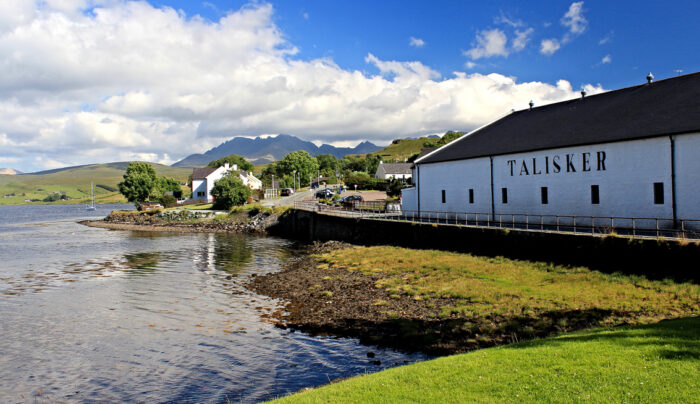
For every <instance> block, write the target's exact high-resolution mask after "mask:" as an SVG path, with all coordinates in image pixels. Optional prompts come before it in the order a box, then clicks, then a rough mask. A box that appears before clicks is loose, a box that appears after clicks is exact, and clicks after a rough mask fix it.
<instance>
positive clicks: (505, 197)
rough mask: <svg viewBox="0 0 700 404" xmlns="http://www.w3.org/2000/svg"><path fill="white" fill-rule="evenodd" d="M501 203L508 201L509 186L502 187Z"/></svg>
mask: <svg viewBox="0 0 700 404" xmlns="http://www.w3.org/2000/svg"><path fill="white" fill-rule="evenodd" d="M501 203H508V188H501Z"/></svg>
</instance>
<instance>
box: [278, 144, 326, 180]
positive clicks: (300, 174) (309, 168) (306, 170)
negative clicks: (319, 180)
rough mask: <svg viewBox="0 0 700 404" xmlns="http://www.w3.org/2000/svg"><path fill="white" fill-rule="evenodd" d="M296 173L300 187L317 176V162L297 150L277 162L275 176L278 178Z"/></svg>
mask: <svg viewBox="0 0 700 404" xmlns="http://www.w3.org/2000/svg"><path fill="white" fill-rule="evenodd" d="M295 170H296V172H297V174H296V175H297V178H301V184H302V186H303V185H304V184H308V183H309V180H310V179H312V178H316V176H317V175H318V160H316V159H315V158H313V157H311V155H310V154H309V153H308V152H306V151H304V150H297V151H294V152H291V153H289V154H287V155H286V156H284V158H282V160H280V161H278V162H277V175H278V176H280V177H287V176H290V177H291V176H293V175H294V171H295Z"/></svg>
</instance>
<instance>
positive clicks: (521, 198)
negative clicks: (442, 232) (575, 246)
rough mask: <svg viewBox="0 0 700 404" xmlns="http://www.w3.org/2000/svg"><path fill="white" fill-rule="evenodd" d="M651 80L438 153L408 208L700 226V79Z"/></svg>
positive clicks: (424, 167) (511, 123)
mask: <svg viewBox="0 0 700 404" xmlns="http://www.w3.org/2000/svg"><path fill="white" fill-rule="evenodd" d="M648 80H649V81H648V83H646V84H643V85H639V86H634V87H629V88H623V89H620V90H615V91H609V92H606V93H602V94H597V95H592V96H585V93H582V96H581V98H577V99H574V100H569V101H564V102H559V103H555V104H550V105H545V106H541V107H536V108H532V107H531V108H530V109H526V110H521V111H517V112H513V113H511V114H509V115H507V116H505V117H503V118H501V119H499V120H497V121H495V122H492V123H490V124H488V125H486V126H484V127H482V128H479V129H477V130H475V131H473V132H471V133H469V134H468V135H466V136H463V137H462V138H460V139H458V140H456V141H454V142H452V143H449V144H447V145H445V146H442V147H440V148H439V149H436V150H435V151H433V152H432V153H430V154H427V155H426V156H423V157H421V158H419V159H418V160H416V162H415V167H414V177H413V178H414V183H415V184H416V186H415V187H413V188H408V189H404V190H403V191H402V209H403V210H404V211H415V212H420V213H419V214H420V215H426V213H427V212H436V211H438V212H464V213H465V215H466V214H471V213H479V214H484V215H490V217H492V218H494V220H497V219H498V218H499V217H502V215H542V216H546V217H545V218H543V219H541V220H544V221H551V220H554V219H553V216H557V215H558V216H588V217H593V216H595V217H606V218H610V217H617V218H632V217H634V218H654V219H664V221H663V225H664V226H671V225H676V224H677V222H678V220H680V219H685V220H688V219H690V220H695V219H700V73H693V74H688V75H684V76H679V77H673V78H669V79H665V80H660V81H657V82H652V80H651V77H650V78H649V79H648ZM482 217H485V216H482ZM601 220H602V219H601ZM619 220H621V219H619ZM617 224H618V225H620V224H621V223H620V221H618V223H617ZM694 227H697V225H695V226H694Z"/></svg>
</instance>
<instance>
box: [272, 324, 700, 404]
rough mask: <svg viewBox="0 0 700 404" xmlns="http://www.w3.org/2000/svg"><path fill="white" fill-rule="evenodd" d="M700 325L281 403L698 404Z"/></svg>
mask: <svg viewBox="0 0 700 404" xmlns="http://www.w3.org/2000/svg"><path fill="white" fill-rule="evenodd" d="M698 392H700V318H697V317H695V318H685V319H677V320H668V321H663V322H661V323H657V324H651V325H644V326H636V327H624V328H622V327H621V328H615V329H596V330H590V331H580V332H576V333H571V334H566V335H561V336H558V337H553V338H547V339H541V340H533V341H528V342H524V343H519V344H513V345H508V346H503V347H498V348H489V349H484V350H479V351H474V352H470V353H467V354H461V355H455V356H449V357H444V358H439V359H436V360H432V361H428V362H422V363H418V364H413V365H409V366H403V367H398V368H393V369H389V370H386V371H383V372H379V373H375V374H372V375H366V376H361V377H354V378H352V379H348V380H345V381H342V382H339V383H335V384H331V385H328V386H325V387H322V388H319V389H314V390H308V391H305V392H302V393H298V394H296V395H292V396H289V397H285V398H283V399H281V400H278V401H277V402H280V403H328V402H343V403H369V402H371V403H410V402H424V403H462V402H471V403H504V402H505V403H510V402H512V403H569V402H594V403H697V402H699V401H700V396H699V395H698Z"/></svg>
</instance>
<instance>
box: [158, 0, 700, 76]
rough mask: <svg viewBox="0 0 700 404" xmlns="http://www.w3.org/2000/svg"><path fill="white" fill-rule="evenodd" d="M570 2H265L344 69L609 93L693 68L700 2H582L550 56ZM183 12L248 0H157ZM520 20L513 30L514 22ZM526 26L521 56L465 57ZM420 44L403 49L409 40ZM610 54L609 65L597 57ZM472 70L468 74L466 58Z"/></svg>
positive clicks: (303, 52)
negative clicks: (481, 42)
mask: <svg viewBox="0 0 700 404" xmlns="http://www.w3.org/2000/svg"><path fill="white" fill-rule="evenodd" d="M572 3H573V2H567V1H528V2H520V1H481V2H476V1H431V2H426V1H380V2H377V1H282V2H274V1H273V2H271V4H273V6H274V9H275V17H274V20H275V22H276V23H277V24H278V26H279V27H280V29H281V30H282V32H283V33H284V35H285V36H286V38H288V40H289V41H290V42H291V43H293V44H294V45H295V46H297V47H298V48H299V51H300V52H299V54H298V55H297V57H299V58H303V59H313V58H319V57H330V58H333V60H334V61H335V62H336V63H338V64H339V65H340V66H341V67H343V68H346V69H357V70H361V71H366V72H368V73H370V74H373V73H376V72H377V69H376V68H373V67H372V66H368V65H367V63H366V62H365V56H366V55H367V53H372V54H374V55H375V56H377V57H378V58H380V59H383V60H406V61H408V60H411V61H413V60H416V61H420V62H422V63H423V64H425V65H427V66H430V67H431V68H433V69H435V70H437V71H439V72H440V73H441V74H442V75H443V76H445V77H446V76H450V75H451V74H452V72H453V71H467V72H478V73H492V72H497V73H501V74H505V75H509V76H516V77H517V78H518V79H519V80H523V81H545V82H550V83H555V82H556V81H557V80H559V79H562V78H563V79H566V80H569V81H570V82H571V83H572V85H573V86H574V88H577V87H580V86H581V85H582V84H585V83H599V84H602V85H603V87H604V88H607V89H613V88H620V87H626V86H630V85H635V84H639V83H640V82H642V81H643V80H644V76H646V74H647V73H648V72H649V71H652V72H654V74H655V75H656V77H657V78H663V77H669V76H672V75H675V74H677V73H675V72H674V71H675V70H679V69H680V70H683V72H684V73H690V72H694V71H697V70H700V24H698V19H700V2H698V1H673V2H662V1H584V2H583V13H582V14H583V16H584V18H585V19H586V21H587V24H586V27H585V31H584V32H583V33H581V34H580V35H578V36H576V37H575V38H573V39H571V41H570V42H569V43H567V44H565V45H563V46H562V47H561V48H560V49H559V50H558V51H557V52H555V53H554V54H553V55H543V54H542V53H540V41H541V40H543V39H548V38H561V37H563V36H564V35H565V34H566V32H567V31H568V30H567V28H566V27H565V26H563V25H562V24H561V23H560V20H561V18H562V16H563V15H564V14H565V13H566V12H567V10H568V9H569V7H570V5H571V4H572ZM153 4H154V5H159V6H169V7H174V8H177V9H182V10H183V11H185V12H186V13H187V14H188V15H195V14H196V15H200V16H202V17H204V18H207V19H210V20H218V19H219V18H221V17H222V16H224V15H225V14H226V13H227V12H229V11H230V10H237V9H239V8H241V7H243V6H245V5H246V4H248V2H245V1H217V0H211V1H207V2H194V1H155V2H153ZM508 21H510V22H511V23H516V24H522V25H521V26H520V27H513V26H512V25H511V24H509V23H508ZM527 28H532V29H533V33H532V35H531V40H530V41H529V42H528V44H527V45H526V47H525V49H523V50H522V51H520V52H515V53H511V54H509V55H508V56H507V57H504V56H493V57H489V58H482V59H480V60H476V61H474V60H471V59H470V58H469V57H468V56H465V55H464V54H463V52H464V51H468V50H469V49H471V48H472V47H473V46H474V44H475V38H476V35H477V34H478V33H479V32H480V31H483V30H492V29H500V30H502V31H503V32H504V33H506V34H507V35H508V37H510V36H512V35H513V33H514V32H515V31H516V30H520V31H523V30H525V29H527ZM411 37H413V38H419V39H421V40H423V41H424V43H425V44H424V45H423V46H422V47H415V46H410V45H409V41H410V38H411ZM606 56H609V62H607V63H604V62H603V59H604V58H605V57H606ZM470 60H471V61H473V62H475V63H477V65H476V66H475V67H473V68H471V69H469V68H467V67H466V66H465V63H466V62H468V61H470Z"/></svg>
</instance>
